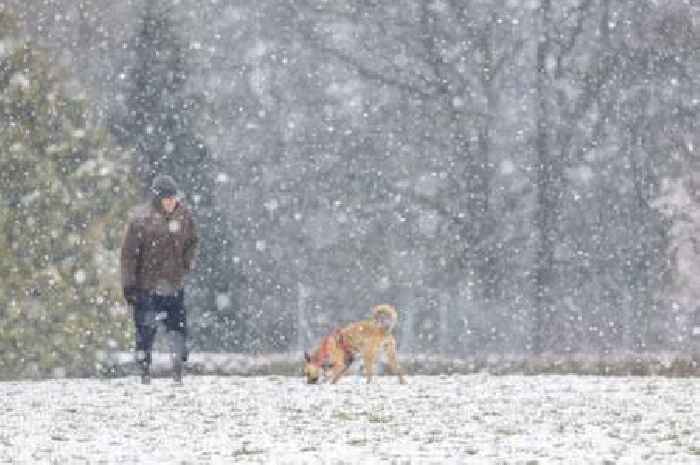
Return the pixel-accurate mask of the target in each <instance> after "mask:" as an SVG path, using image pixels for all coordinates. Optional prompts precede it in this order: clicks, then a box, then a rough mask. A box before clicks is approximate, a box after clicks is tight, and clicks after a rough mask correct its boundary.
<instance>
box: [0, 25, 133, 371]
mask: <svg viewBox="0 0 700 465" xmlns="http://www.w3.org/2000/svg"><path fill="white" fill-rule="evenodd" d="M12 24H13V22H12V18H11V17H10V15H9V14H8V13H3V12H0V119H1V120H2V124H1V125H0V273H1V274H2V285H0V379H7V378H15V377H27V376H29V377H34V376H43V375H46V374H52V375H57V376H61V375H77V374H84V373H93V372H95V370H96V369H98V367H97V366H96V358H95V354H96V350H99V349H104V348H105V347H106V346H107V345H113V346H118V345H121V344H123V343H125V342H126V340H128V335H129V333H128V328H129V326H127V323H128V318H127V315H126V311H125V307H124V306H123V305H121V295H120V293H119V292H118V290H119V288H118V273H117V271H118V266H117V265H118V262H117V250H118V246H119V243H120V236H121V232H122V227H123V226H122V221H123V220H124V217H125V215H124V209H125V207H126V206H128V205H129V203H130V202H131V200H130V199H131V197H132V196H133V192H132V189H131V188H130V182H129V178H128V171H127V164H126V158H127V155H128V154H127V152H125V151H124V150H122V149H120V148H118V147H116V146H115V145H114V144H112V142H111V141H110V137H109V134H108V132H107V131H105V130H104V129H101V128H98V127H92V126H91V124H90V121H89V118H88V115H87V110H86V109H87V103H86V101H85V100H84V98H83V97H80V96H72V95H69V93H68V92H67V90H66V89H67V86H66V83H67V82H68V76H66V75H64V74H63V73H62V71H61V70H60V69H57V68H56V67H55V66H52V65H51V64H50V63H49V60H48V57H47V53H46V52H45V51H43V50H41V49H40V48H37V47H35V46H33V45H32V44H31V43H29V42H27V41H25V40H23V39H22V37H21V36H20V34H19V33H18V32H17V30H16V28H13V27H12Z"/></svg>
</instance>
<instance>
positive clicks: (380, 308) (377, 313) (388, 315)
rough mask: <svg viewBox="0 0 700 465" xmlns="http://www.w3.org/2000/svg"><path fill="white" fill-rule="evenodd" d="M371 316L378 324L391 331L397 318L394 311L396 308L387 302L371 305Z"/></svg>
mask: <svg viewBox="0 0 700 465" xmlns="http://www.w3.org/2000/svg"><path fill="white" fill-rule="evenodd" d="M372 316H373V317H374V321H375V322H376V323H377V325H378V326H381V327H382V328H384V329H386V330H387V331H391V330H392V329H394V326H395V325H396V320H397V319H398V314H397V313H396V308H394V306H393V305H389V304H380V305H375V306H374V307H372Z"/></svg>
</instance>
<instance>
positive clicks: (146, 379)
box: [141, 363, 151, 384]
mask: <svg viewBox="0 0 700 465" xmlns="http://www.w3.org/2000/svg"><path fill="white" fill-rule="evenodd" d="M142 368H143V371H142V372H141V384H151V365H150V364H148V363H144V364H143V366H142Z"/></svg>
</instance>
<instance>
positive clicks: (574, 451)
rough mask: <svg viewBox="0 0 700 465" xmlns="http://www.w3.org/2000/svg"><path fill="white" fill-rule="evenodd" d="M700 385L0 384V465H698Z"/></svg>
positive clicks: (554, 380)
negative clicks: (250, 464) (406, 464)
mask: <svg viewBox="0 0 700 465" xmlns="http://www.w3.org/2000/svg"><path fill="white" fill-rule="evenodd" d="M699 388H700V380H698V379H693V378H686V379H671V378H660V377H646V378H643V377H624V378H623V377H619V378H614V377H609V378H601V377H592V376H591V377H583V376H530V377H528V376H491V375H485V374H477V375H468V376H409V384H408V385H405V386H402V385H399V384H398V383H397V380H396V379H395V378H394V377H389V376H386V377H380V378H378V379H377V382H376V383H374V384H371V385H366V384H364V382H363V381H362V379H361V378H360V377H357V376H348V377H346V378H344V379H343V380H341V382H340V383H339V384H338V385H320V386H307V385H305V384H303V383H302V379H301V377H298V378H297V377H276V376H269V377H237V376H232V377H217V376H198V377H194V376H189V377H186V378H185V385H184V386H182V387H178V386H175V385H174V384H173V383H172V382H171V381H170V380H169V379H155V380H154V381H153V384H151V385H150V386H142V385H140V384H138V383H137V380H136V378H135V377H130V378H121V379H115V380H70V379H68V380H65V379H64V380H50V381H43V382H29V381H27V382H7V383H0V417H2V422H0V463H12V464H38V463H61V464H82V463H100V464H122V463H130V464H135V463H148V464H155V463H163V464H166V463H167V464H173V463H178V464H205V463H206V464H209V463H214V464H217V463H221V464H229V463H261V464H262V463H265V464H270V463H275V464H276V463H279V464H282V463H284V464H302V463H303V464H307V463H308V464H314V463H318V464H339V463H346V464H357V463H363V464H373V463H387V464H388V463H411V464H414V463H421V464H422V463H434V464H446V463H509V464H510V463H513V464H516V463H521V464H550V463H566V464H587V463H591V464H593V463H595V464H600V463H611V464H612V463H615V464H635V465H636V464H642V463H660V464H697V463H699V462H700V432H699V431H698V418H699V417H700V408H699V407H698V405H697V399H698V392H700V391H699Z"/></svg>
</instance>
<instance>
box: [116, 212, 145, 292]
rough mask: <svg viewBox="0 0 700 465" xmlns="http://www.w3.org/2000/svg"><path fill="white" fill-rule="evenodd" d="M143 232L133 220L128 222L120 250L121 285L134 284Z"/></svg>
mask: <svg viewBox="0 0 700 465" xmlns="http://www.w3.org/2000/svg"><path fill="white" fill-rule="evenodd" d="M142 242H143V233H142V231H141V228H139V225H138V223H137V222H136V221H135V220H132V221H130V222H129V224H128V225H127V227H126V233H125V234H124V241H123V242H122V250H121V271H122V286H123V287H125V288H126V287H130V286H136V285H137V284H138V283H137V282H136V277H137V274H138V269H139V266H140V263H141V250H142Z"/></svg>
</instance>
